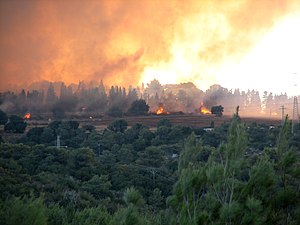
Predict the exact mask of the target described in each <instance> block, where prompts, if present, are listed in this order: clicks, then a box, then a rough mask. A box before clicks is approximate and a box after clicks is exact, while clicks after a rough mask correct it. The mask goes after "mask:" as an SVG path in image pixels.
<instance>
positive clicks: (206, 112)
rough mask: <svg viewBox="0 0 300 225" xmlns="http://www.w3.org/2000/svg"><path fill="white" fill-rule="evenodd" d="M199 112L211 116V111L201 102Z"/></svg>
mask: <svg viewBox="0 0 300 225" xmlns="http://www.w3.org/2000/svg"><path fill="white" fill-rule="evenodd" d="M199 111H200V113H201V114H211V111H209V109H207V108H206V107H205V106H204V105H203V102H201V105H200V108H199Z"/></svg>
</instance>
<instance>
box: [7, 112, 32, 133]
mask: <svg viewBox="0 0 300 225" xmlns="http://www.w3.org/2000/svg"><path fill="white" fill-rule="evenodd" d="M26 126H27V123H26V122H25V121H24V119H23V118H22V117H19V116H16V115H12V116H10V117H9V121H8V122H7V123H6V124H5V126H4V130H5V132H9V133H24V131H25V129H26Z"/></svg>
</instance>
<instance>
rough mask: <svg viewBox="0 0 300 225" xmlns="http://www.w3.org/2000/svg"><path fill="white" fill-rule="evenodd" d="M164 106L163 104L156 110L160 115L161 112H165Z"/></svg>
mask: <svg viewBox="0 0 300 225" xmlns="http://www.w3.org/2000/svg"><path fill="white" fill-rule="evenodd" d="M164 111H165V110H164V107H163V106H159V108H158V110H157V111H156V114H157V115H159V114H163V113H164Z"/></svg>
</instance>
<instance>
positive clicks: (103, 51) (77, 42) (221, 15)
mask: <svg viewBox="0 0 300 225" xmlns="http://www.w3.org/2000/svg"><path fill="white" fill-rule="evenodd" d="M297 10H299V4H298V3H297V0H260V1H253V0H240V1H236V0H223V1H221V0H211V1H207V0H194V1H192V0H188V1H180V0H178V1H177V0H174V1H159V0H153V1H150V0H141V1H136V0H126V1H123V0H115V1H110V0H99V1H98V0H85V1H83V0H72V1H71V0H60V1H52V0H27V1H19V0H0V89H1V90H3V89H6V88H7V87H9V85H14V84H22V83H31V82H34V81H40V80H49V81H64V82H66V83H72V82H76V83H77V82H78V81H79V80H101V79H102V80H103V81H104V82H107V83H109V84H118V85H123V86H128V85H130V84H132V85H134V84H138V83H139V82H141V81H144V80H147V79H150V78H152V77H154V76H158V78H159V79H160V81H164V79H165V80H166V82H167V81H170V77H168V76H167V75H165V74H167V73H168V71H169V72H170V73H172V76H174V82H181V81H195V80H200V81H201V82H202V81H203V82H204V83H205V81H206V80H209V79H213V76H212V77H211V78H207V77H208V76H211V75H213V70H212V68H214V67H217V66H218V64H219V63H220V62H222V61H224V60H227V59H230V58H239V57H242V56H243V55H244V54H246V52H247V51H248V50H249V49H250V48H251V47H252V46H253V45H254V44H255V42H256V41H257V40H258V39H259V38H260V37H261V36H262V35H263V34H264V33H265V32H267V31H268V30H269V29H271V27H272V26H273V25H274V24H275V23H276V21H278V20H279V19H280V18H282V17H284V16H286V15H288V14H290V13H292V12H294V11H297ZM174 68H175V69H174ZM160 73H162V74H160Z"/></svg>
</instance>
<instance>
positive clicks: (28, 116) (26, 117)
mask: <svg viewBox="0 0 300 225" xmlns="http://www.w3.org/2000/svg"><path fill="white" fill-rule="evenodd" d="M30 117H31V115H30V113H26V114H25V115H24V117H23V119H24V120H29V119H30Z"/></svg>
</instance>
